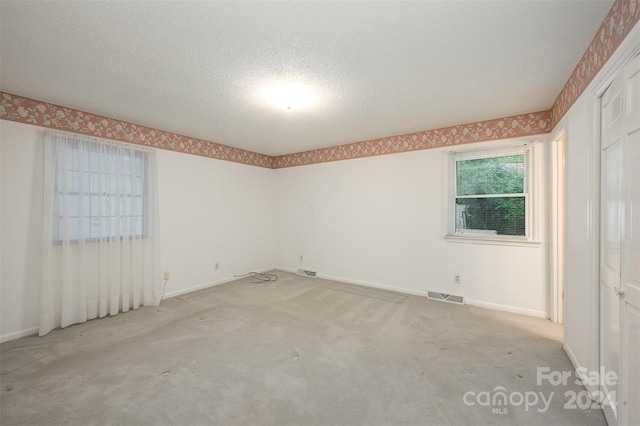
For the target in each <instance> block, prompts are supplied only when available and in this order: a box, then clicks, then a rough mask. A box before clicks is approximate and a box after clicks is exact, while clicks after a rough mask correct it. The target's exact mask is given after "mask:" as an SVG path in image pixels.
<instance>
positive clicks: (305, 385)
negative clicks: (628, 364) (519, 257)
mask: <svg viewBox="0 0 640 426" xmlns="http://www.w3.org/2000/svg"><path fill="white" fill-rule="evenodd" d="M277 274H278V275H279V277H280V279H279V280H278V281H276V282H272V283H266V284H251V283H250V281H251V278H247V279H242V280H239V281H235V282H232V283H228V284H224V285H221V286H218V287H214V288H211V289H207V290H203V291H200V292H197V293H192V294H189V295H185V296H182V297H177V298H173V299H168V300H165V301H164V302H162V305H161V306H160V307H158V308H142V309H140V310H138V311H133V312H129V313H126V314H120V315H117V316H115V317H111V318H105V319H100V320H94V321H90V322H88V323H86V324H80V325H75V326H72V327H68V328H66V329H64V330H54V331H53V332H52V333H50V334H49V335H48V336H46V337H42V338H38V337H26V338H22V339H18V340H14V341H11V342H7V343H5V344H2V345H1V352H2V355H1V357H0V362H1V363H0V367H1V376H0V377H1V384H2V393H1V405H0V408H1V410H2V411H1V413H0V423H2V424H3V425H10V424H77V425H86V424H163V425H164V424H180V425H184V424H272V425H282V424H298V425H307V424H308V425H377V424H380V425H382V424H388V425H396V424H398V425H400V424H407V425H409V424H411V425H415V424H437V425H442V424H455V425H459V424H474V425H475V424H491V425H494V424H498V425H499V424H540V425H551V424H554V425H555V424H575V425H604V424H605V420H604V417H603V415H602V412H601V411H600V410H597V409H587V410H581V409H565V408H563V406H564V405H565V401H566V398H565V395H564V393H565V392H566V391H569V392H579V391H581V390H582V388H580V387H578V386H576V385H574V384H572V382H573V381H571V382H570V383H569V385H567V386H559V387H552V386H550V385H548V384H546V383H545V384H544V385H543V386H538V385H537V384H536V367H550V369H551V370H559V371H570V370H571V365H570V363H569V360H568V358H567V356H566V355H565V354H564V352H563V350H562V347H561V331H562V330H561V327H559V326H557V325H556V324H553V323H551V322H550V321H546V320H541V319H536V318H530V317H525V316H521V315H514V314H508V313H504V312H497V311H491V310H487V309H481V308H475V307H470V306H458V305H452V304H446V303H442V302H435V301H430V300H427V299H426V298H422V297H416V296H409V297H407V298H406V299H403V298H404V296H402V295H400V298H398V295H397V294H396V293H389V296H388V297H387V298H386V299H387V300H385V297H381V296H380V294H378V293H375V294H374V293H369V294H368V293H367V291H369V290H371V289H361V290H362V291H361V290H356V291H348V290H349V289H351V290H353V286H345V285H344V284H341V283H336V282H333V281H325V280H321V279H311V278H303V277H299V276H296V275H293V274H289V273H284V272H277ZM332 287H334V288H333V289H332ZM336 288H337V289H336ZM358 293H359V294H358ZM401 299H403V300H401ZM498 386H502V387H504V389H505V391H506V393H507V394H508V395H516V393H520V394H522V395H525V394H526V392H538V393H540V392H542V393H543V395H544V396H545V397H550V403H549V406H548V408H547V409H546V410H543V408H544V404H543V403H542V402H540V403H538V404H537V405H536V406H532V407H528V410H527V409H526V408H525V406H524V405H523V404H521V405H518V404H508V405H505V406H493V407H492V406H483V405H479V404H478V403H477V402H478V400H477V397H478V395H479V394H480V392H493V391H494V389H495V388H496V387H498ZM468 392H474V394H472V395H474V396H473V397H469V395H470V394H467V393H468ZM465 394H467V401H468V402H472V403H475V405H473V406H471V405H470V404H465V402H464V400H463V398H464V396H465ZM552 394H553V396H551V395H552ZM514 401H515V402H518V399H517V398H516V399H515V400H514ZM494 408H498V409H499V410H497V411H494V410H492V409H494ZM500 410H501V411H500ZM539 410H542V411H544V412H539Z"/></svg>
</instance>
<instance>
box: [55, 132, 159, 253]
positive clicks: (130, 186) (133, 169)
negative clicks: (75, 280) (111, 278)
mask: <svg viewBox="0 0 640 426" xmlns="http://www.w3.org/2000/svg"><path fill="white" fill-rule="evenodd" d="M147 155H148V154H147V153H146V152H143V151H140V150H137V149H132V148H127V147H124V146H120V145H108V144H98V143H92V142H88V141H78V140H68V141H67V142H66V144H65V146H64V147H63V148H62V149H61V150H59V151H58V152H57V157H56V170H55V181H54V199H53V204H54V205H53V207H54V209H53V211H54V218H53V219H54V223H53V238H54V243H57V244H60V243H61V242H62V241H69V242H71V243H77V242H78V241H79V240H82V241H86V242H92V241H99V240H100V241H110V240H114V239H117V240H119V239H122V238H129V239H133V238H143V237H144V235H145V214H146V209H147V206H146V202H145V199H146V197H145V192H146V186H147V185H146V178H145V176H146V165H147Z"/></svg>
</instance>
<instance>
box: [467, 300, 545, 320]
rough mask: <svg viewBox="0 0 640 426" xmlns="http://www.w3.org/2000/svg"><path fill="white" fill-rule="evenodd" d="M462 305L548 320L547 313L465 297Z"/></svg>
mask: <svg viewBox="0 0 640 426" xmlns="http://www.w3.org/2000/svg"><path fill="white" fill-rule="evenodd" d="M464 303H465V304H467V305H471V306H478V307H480V308H487V309H493V310H496V311H504V312H511V313H513V314H521V315H527V316H530V317H537V318H544V319H547V318H549V314H548V313H547V312H545V311H537V310H535V309H527V308H519V307H517V306H509V305H500V304H498V303H491V302H483V301H481V300H474V299H467V298H466V297H465V299H464Z"/></svg>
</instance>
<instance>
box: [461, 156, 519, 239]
mask: <svg viewBox="0 0 640 426" xmlns="http://www.w3.org/2000/svg"><path fill="white" fill-rule="evenodd" d="M525 157H526V156H525V154H517V155H502V156H495V157H487V158H474V159H468V160H466V159H460V160H456V161H455V183H456V185H455V189H456V194H455V215H456V217H455V221H456V222H455V232H456V234H474V233H476V234H483V235H509V236H526V235H527V230H526V222H527V221H526V193H527V188H526V186H527V185H526V178H525V177H526V170H525V169H526V158H525Z"/></svg>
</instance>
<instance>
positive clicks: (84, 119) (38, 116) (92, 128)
mask: <svg viewBox="0 0 640 426" xmlns="http://www.w3.org/2000/svg"><path fill="white" fill-rule="evenodd" d="M0 119H3V120H10V121H17V122H20V123H26V124H33V125H35V126H40V127H48V128H51V129H59V130H65V131H68V132H73V133H81V134H84V135H89V136H97V137H101V138H106V139H112V140H116V141H120V142H127V143H132V144H137V145H145V146H149V147H153V148H160V149H166V150H170V151H177V152H183V153H186V154H194V155H200V156H202V157H210V158H216V159H219V160H225V161H233V162H235V163H242V164H249V165H252V166H259V167H266V168H272V165H273V157H270V156H268V155H264V154H258V153H256V152H251V151H246V150H243V149H239V148H234V147H231V146H226V145H221V144H218V143H215V142H209V141H205V140H202V139H196V138H191V137H188V136H183V135H179V134H176V133H171V132H167V131H164V130H158V129H153V128H150V127H146V126H140V125H138V124H133V123H129V122H126V121H122V120H117V119H115V118H109V117H103V116H100V115H96V114H91V113H89V112H84V111H78V110H76V109H72V108H66V107H62V106H59V105H54V104H50V103H47V102H42V101H37V100H34V99H29V98H24V97H21V96H17V95H12V94H9V93H5V92H0Z"/></svg>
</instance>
